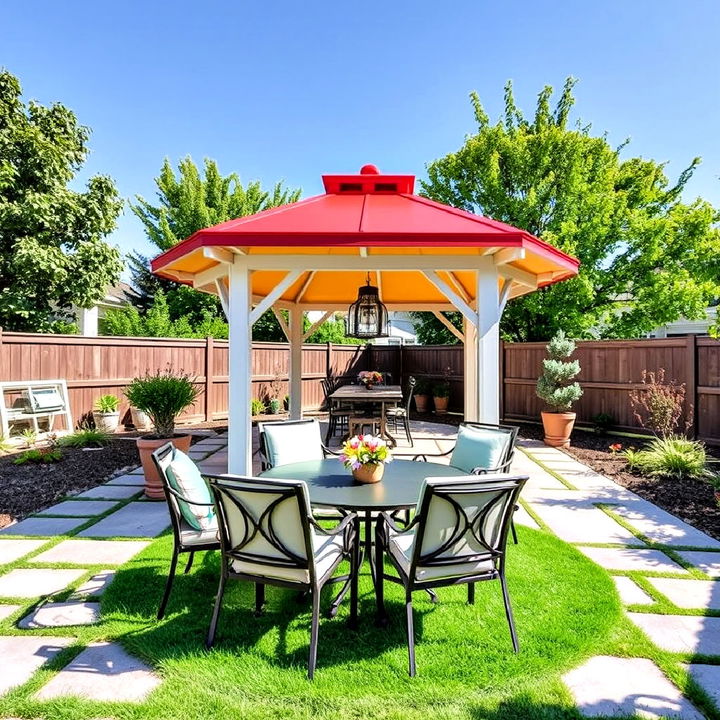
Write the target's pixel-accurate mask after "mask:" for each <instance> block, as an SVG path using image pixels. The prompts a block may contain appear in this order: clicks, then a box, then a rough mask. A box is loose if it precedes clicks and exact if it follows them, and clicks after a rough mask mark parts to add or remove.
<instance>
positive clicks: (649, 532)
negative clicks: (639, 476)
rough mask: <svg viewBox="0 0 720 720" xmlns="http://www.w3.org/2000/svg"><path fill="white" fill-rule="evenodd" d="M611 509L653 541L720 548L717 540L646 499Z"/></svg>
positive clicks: (664, 543)
mask: <svg viewBox="0 0 720 720" xmlns="http://www.w3.org/2000/svg"><path fill="white" fill-rule="evenodd" d="M611 509H612V511H613V512H614V513H617V514H618V515H619V516H620V517H622V518H623V519H624V520H626V521H627V522H628V523H630V525H632V526H633V527H634V528H635V529H636V530H639V531H640V532H641V533H642V534H643V535H645V536H647V537H648V538H649V539H650V540H652V541H653V542H657V543H661V544H663V545H690V546H693V547H703V548H714V549H720V542H719V541H718V540H715V539H714V538H711V537H710V536H709V535H706V534H705V533H704V532H701V531H700V530H698V529H696V528H694V527H692V526H691V525H688V524H687V523H685V522H683V521H682V520H678V518H676V517H675V516H674V515H671V514H670V513H668V512H665V510H662V509H660V508H659V507H657V506H655V505H653V504H652V503H651V502H648V501H647V500H641V499H638V500H636V501H634V502H632V503H628V504H626V505H618V506H615V507H613V508H611Z"/></svg>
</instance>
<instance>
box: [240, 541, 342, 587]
mask: <svg viewBox="0 0 720 720" xmlns="http://www.w3.org/2000/svg"><path fill="white" fill-rule="evenodd" d="M311 532H312V543H313V554H314V556H315V574H316V577H317V579H318V580H322V579H323V578H325V577H326V576H327V575H329V574H331V573H332V571H333V570H334V568H335V566H336V565H337V564H338V563H339V561H340V559H341V558H342V554H343V549H344V544H343V535H342V534H340V535H323V534H322V533H321V532H319V531H318V530H316V529H315V528H311ZM232 569H233V571H234V572H237V573H245V574H246V575H259V576H261V577H267V578H273V579H274V580H287V581H289V582H296V583H304V584H306V585H307V584H308V583H309V582H310V573H309V571H308V570H304V569H302V568H289V567H273V566H272V565H262V564H261V563H251V562H245V561H242V560H234V561H233V563H232Z"/></svg>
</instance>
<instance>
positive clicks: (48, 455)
mask: <svg viewBox="0 0 720 720" xmlns="http://www.w3.org/2000/svg"><path fill="white" fill-rule="evenodd" d="M62 458H63V454H62V452H61V451H60V450H59V449H58V448H40V449H35V450H26V451H25V452H24V453H22V454H21V455H18V457H16V458H15V459H14V460H13V463H15V465H24V464H25V463H54V462H59V461H60V460H62Z"/></svg>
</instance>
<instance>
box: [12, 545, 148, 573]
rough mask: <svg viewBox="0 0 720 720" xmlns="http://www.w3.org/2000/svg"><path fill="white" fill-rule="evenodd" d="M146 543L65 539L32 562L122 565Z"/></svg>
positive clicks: (144, 546)
mask: <svg viewBox="0 0 720 720" xmlns="http://www.w3.org/2000/svg"><path fill="white" fill-rule="evenodd" d="M148 545H149V543H147V542H143V541H142V540H135V541H133V540H65V541H63V542H61V543H58V544H57V545H56V546H55V547H52V548H50V549H49V550H47V551H45V552H44V553H41V554H40V555H38V556H37V557H35V558H33V559H32V562H39V563H71V564H73V565H122V564H123V563H126V562H127V561H128V560H130V559H131V558H132V557H133V556H135V555H137V554H138V553H139V552H140V551H141V550H143V549H144V548H146V547H147V546H148ZM73 572H75V571H74V570H73ZM1 577H2V576H0V579H1Z"/></svg>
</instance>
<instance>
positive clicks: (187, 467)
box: [166, 448, 217, 530]
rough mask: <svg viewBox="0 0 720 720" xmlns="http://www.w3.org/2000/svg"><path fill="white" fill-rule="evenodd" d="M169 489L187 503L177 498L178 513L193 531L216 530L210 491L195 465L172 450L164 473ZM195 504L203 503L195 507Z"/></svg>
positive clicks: (181, 453)
mask: <svg viewBox="0 0 720 720" xmlns="http://www.w3.org/2000/svg"><path fill="white" fill-rule="evenodd" d="M166 475H167V479H168V482H169V483H170V487H171V488H172V489H173V490H175V492H178V493H180V495H182V496H183V497H184V498H187V500H188V502H185V501H184V500H180V498H177V503H178V507H179V508H180V512H181V513H182V516H183V517H184V518H185V520H186V521H187V522H188V524H189V525H190V526H191V527H193V528H195V530H207V529H210V528H212V527H213V526H214V527H215V529H216V530H217V520H216V518H215V508H214V507H213V506H212V497H211V496H210V489H209V488H208V486H207V484H206V483H205V480H204V479H203V477H202V475H201V474H200V470H198V467H197V465H196V464H195V463H194V462H193V461H192V460H191V459H190V458H189V457H188V456H187V455H186V454H185V453H184V452H182V451H181V450H178V449H177V448H173V451H172V459H171V460H170V463H169V464H168V466H167V471H166ZM195 503H203V504H202V505H196V504H195Z"/></svg>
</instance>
